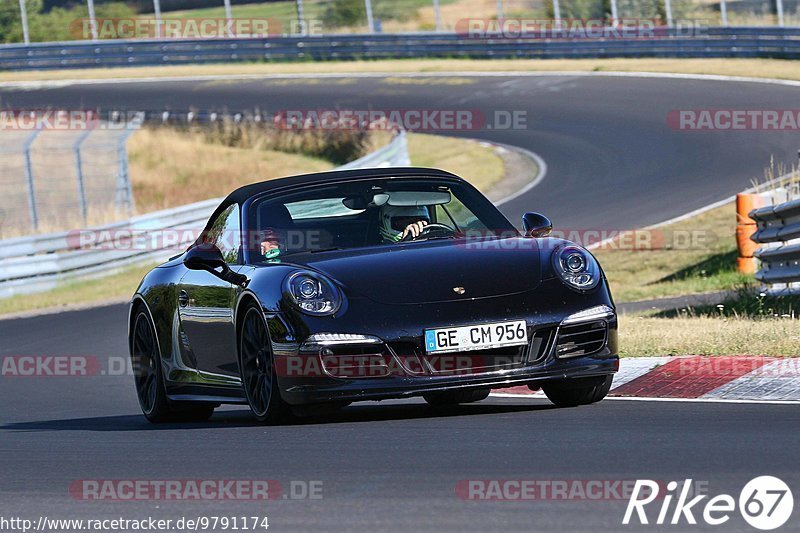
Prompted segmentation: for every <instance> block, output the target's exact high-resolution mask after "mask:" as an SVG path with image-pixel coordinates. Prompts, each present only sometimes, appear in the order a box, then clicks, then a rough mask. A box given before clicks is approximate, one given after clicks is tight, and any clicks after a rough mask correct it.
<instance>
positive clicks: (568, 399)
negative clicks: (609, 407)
mask: <svg viewBox="0 0 800 533" xmlns="http://www.w3.org/2000/svg"><path fill="white" fill-rule="evenodd" d="M613 381H614V374H608V375H607V376H605V377H602V378H577V379H565V380H562V381H554V382H551V383H546V384H544V385H542V390H543V391H544V393H545V395H546V396H547V398H548V399H549V400H550V401H551V402H553V403H554V404H556V405H557V406H558V407H576V406H578V405H588V404H590V403H595V402H599V401H600V400H602V399H603V398H605V397H606V395H607V394H608V391H610V390H611V383H612V382H613Z"/></svg>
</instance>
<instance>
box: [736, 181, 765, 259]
mask: <svg viewBox="0 0 800 533" xmlns="http://www.w3.org/2000/svg"><path fill="white" fill-rule="evenodd" d="M764 204H765V201H764V196H762V195H761V194H758V193H740V194H737V195H736V245H737V246H738V248H739V258H738V259H737V260H736V269H737V270H738V271H739V272H741V273H742V274H755V273H756V271H757V270H758V265H757V263H756V259H755V257H753V255H754V254H755V251H756V250H758V244H756V243H755V242H753V241H752V240H750V237H751V236H752V235H753V233H755V232H756V229H757V226H756V221H755V220H753V219H752V218H750V215H749V213H750V212H751V211H752V210H753V209H758V208H759V207H764Z"/></svg>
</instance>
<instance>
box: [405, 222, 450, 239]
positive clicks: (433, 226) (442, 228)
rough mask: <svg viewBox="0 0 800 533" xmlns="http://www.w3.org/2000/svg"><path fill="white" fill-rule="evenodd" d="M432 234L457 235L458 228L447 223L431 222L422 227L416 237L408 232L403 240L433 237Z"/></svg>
mask: <svg viewBox="0 0 800 533" xmlns="http://www.w3.org/2000/svg"><path fill="white" fill-rule="evenodd" d="M431 234H434V235H441V236H443V237H449V236H451V235H455V234H456V230H454V229H453V228H451V227H450V226H448V225H446V224H440V223H438V222H431V223H430V224H426V225H425V227H423V228H422V231H420V232H419V235H417V236H416V237H414V236H413V235H412V234H411V233H408V234H406V236H405V237H403V239H402V241H401V242H406V241H416V240H418V239H427V238H429V237H431Z"/></svg>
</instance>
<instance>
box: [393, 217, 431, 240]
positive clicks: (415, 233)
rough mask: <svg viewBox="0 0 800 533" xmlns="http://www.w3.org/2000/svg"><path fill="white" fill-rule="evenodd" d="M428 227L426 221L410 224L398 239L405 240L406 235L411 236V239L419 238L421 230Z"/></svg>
mask: <svg viewBox="0 0 800 533" xmlns="http://www.w3.org/2000/svg"><path fill="white" fill-rule="evenodd" d="M427 225H428V221H427V220H420V221H419V222H412V223H411V224H409V225H408V226H406V229H404V230H403V234H402V235H400V239H401V240H402V239H405V238H406V237H407V236H408V235H411V238H412V239H416V238H417V237H419V234H420V233H422V228H424V227H425V226H427Z"/></svg>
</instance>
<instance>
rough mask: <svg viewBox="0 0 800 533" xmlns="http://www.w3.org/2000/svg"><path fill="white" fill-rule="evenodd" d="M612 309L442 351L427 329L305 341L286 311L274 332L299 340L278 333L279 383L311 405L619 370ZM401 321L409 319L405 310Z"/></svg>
mask: <svg viewBox="0 0 800 533" xmlns="http://www.w3.org/2000/svg"><path fill="white" fill-rule="evenodd" d="M607 309H608V310H609V311H611V313H610V314H608V315H607V316H602V317H597V316H588V317H585V318H583V319H580V318H579V319H578V320H569V319H568V317H569V316H573V315H574V314H575V313H576V312H577V313H580V312H581V311H585V310H586V308H584V309H580V308H579V307H576V308H574V309H571V310H570V311H571V312H570V313H569V314H564V312H563V311H562V313H553V314H551V315H549V316H548V317H547V320H546V321H537V320H536V318H528V319H526V323H527V326H528V338H529V343H528V344H527V345H525V346H519V347H515V348H507V349H496V350H477V351H470V352H458V353H455V354H444V355H441V356H433V355H429V354H427V353H426V352H425V350H424V344H423V339H422V335H421V334H417V335H416V336H414V335H407V334H404V335H397V334H396V333H398V331H397V330H384V331H383V333H384V334H383V335H380V336H378V335H375V334H374V333H375V332H374V331H373V332H372V335H358V334H354V333H348V334H347V335H341V336H340V337H337V336H336V335H323V336H322V337H323V338H324V339H325V341H324V342H315V343H313V344H312V345H309V343H308V341H306V340H305V339H308V338H310V337H311V336H309V335H305V336H303V337H302V338H303V339H304V342H297V341H296V340H295V339H296V337H294V335H293V334H292V333H290V332H289V331H290V329H289V328H290V327H291V326H290V324H288V323H287V321H286V320H285V317H280V316H273V317H272V319H271V320H272V321H273V325H272V327H271V330H272V332H273V334H275V333H276V331H277V330H281V331H282V333H283V334H281V335H278V337H280V338H282V339H284V340H285V339H287V338H288V339H290V340H291V341H295V342H280V341H279V342H275V339H274V338H273V347H274V349H275V358H276V368H277V369H278V383H279V386H280V389H281V395H282V396H283V398H284V400H285V401H286V402H288V403H290V404H292V405H303V404H311V403H322V402H351V401H359V400H383V399H390V398H406V397H411V396H420V395H423V394H427V393H431V392H440V391H446V390H453V389H469V388H490V389H495V388H503V387H509V386H514V385H525V384H528V385H532V386H539V385H541V384H542V383H543V382H547V381H552V380H560V379H565V378H566V379H568V378H582V377H593V376H603V375H607V374H610V373H613V372H616V371H617V370H618V368H619V358H618V355H617V353H618V348H617V319H616V316H615V315H614V314H613V308H610V307H607ZM491 317H492V319H495V318H499V316H498V315H491ZM539 318H540V320H541V318H542V317H541V315H539ZM506 319H507V320H508V316H507V315H506ZM467 320H472V319H471V318H470V319H467ZM487 321H488V320H487ZM398 322H402V317H400V316H398ZM462 323H463V324H468V323H469V322H467V321H463V322H462ZM473 323H475V322H473ZM349 331H352V329H350V330H349ZM403 331H404V332H405V331H407V328H404V329H403ZM419 331H420V333H421V331H422V330H421V329H420V330H419ZM393 333H394V334H393ZM315 338H316V337H315ZM359 339H360V340H359Z"/></svg>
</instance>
